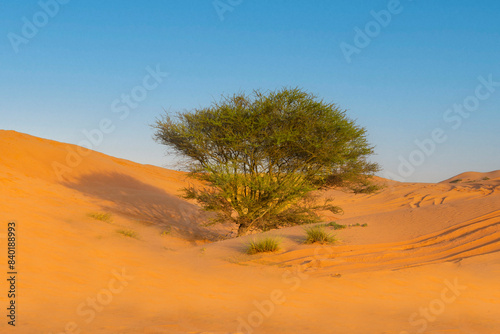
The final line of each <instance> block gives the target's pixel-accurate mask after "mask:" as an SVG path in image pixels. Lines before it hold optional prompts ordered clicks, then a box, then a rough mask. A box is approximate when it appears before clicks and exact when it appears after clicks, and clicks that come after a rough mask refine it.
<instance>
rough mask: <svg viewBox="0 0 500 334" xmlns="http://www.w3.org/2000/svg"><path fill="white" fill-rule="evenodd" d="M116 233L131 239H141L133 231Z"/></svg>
mask: <svg viewBox="0 0 500 334" xmlns="http://www.w3.org/2000/svg"><path fill="white" fill-rule="evenodd" d="M116 232H117V233H119V234H121V235H124V236H126V237H129V238H134V239H139V235H138V234H137V232H135V231H133V230H116Z"/></svg>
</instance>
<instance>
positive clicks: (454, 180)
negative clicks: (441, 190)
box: [450, 179, 462, 183]
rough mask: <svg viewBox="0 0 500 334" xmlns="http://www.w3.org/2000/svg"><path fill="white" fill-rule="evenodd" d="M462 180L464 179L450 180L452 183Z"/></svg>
mask: <svg viewBox="0 0 500 334" xmlns="http://www.w3.org/2000/svg"><path fill="white" fill-rule="evenodd" d="M460 181H462V179H455V180H453V181H450V183H458V182H460Z"/></svg>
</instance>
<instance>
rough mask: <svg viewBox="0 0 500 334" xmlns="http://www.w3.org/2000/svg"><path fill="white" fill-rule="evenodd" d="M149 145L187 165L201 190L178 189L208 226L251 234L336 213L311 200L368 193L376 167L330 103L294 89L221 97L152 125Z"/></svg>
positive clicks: (360, 135) (360, 137)
mask: <svg viewBox="0 0 500 334" xmlns="http://www.w3.org/2000/svg"><path fill="white" fill-rule="evenodd" d="M153 127H154V128H155V129H156V132H155V139H156V140H157V141H158V142H159V143H161V144H164V145H167V146H168V147H169V148H170V149H171V152H172V153H175V154H178V155H180V156H182V157H184V158H187V159H186V166H185V167H186V169H188V170H189V171H190V172H191V173H190V176H191V177H193V178H195V179H198V180H201V181H202V183H203V184H204V186H198V187H194V186H190V187H187V188H185V189H184V191H185V192H184V197H185V198H189V199H195V200H196V201H197V202H198V203H199V204H200V205H201V206H202V207H203V208H204V209H205V210H208V211H214V212H217V215H216V218H215V219H214V220H213V222H228V221H229V222H233V223H235V224H237V225H238V226H239V228H238V235H244V234H247V233H248V232H249V231H250V230H253V229H258V230H269V229H273V228H279V227H282V226H291V225H296V224H307V223H313V222H319V221H320V220H319V216H318V215H317V214H316V212H317V210H329V211H331V212H333V213H338V212H340V211H341V209H340V208H339V207H336V206H334V205H331V203H330V202H329V201H325V203H322V204H320V203H318V202H317V201H315V200H312V199H311V198H310V196H309V195H310V194H311V192H312V191H314V190H318V189H321V188H325V187H330V186H337V187H346V188H349V189H354V190H355V191H356V192H364V190H363V189H366V191H371V190H373V187H372V188H370V187H371V182H370V180H371V177H372V176H373V173H374V172H375V171H377V170H378V165H377V164H374V163H370V162H368V161H367V157H368V156H369V155H371V154H372V153H373V147H371V146H370V145H369V144H368V142H367V140H366V131H365V129H364V128H362V127H359V126H357V125H356V124H355V122H354V121H353V120H351V119H349V118H348V117H347V116H346V113H345V111H343V110H341V109H339V108H338V107H337V106H336V105H335V104H332V103H326V102H324V101H323V100H320V99H318V98H317V97H316V96H314V95H311V94H309V93H306V92H304V91H302V90H300V89H282V90H279V91H274V92H270V93H269V94H267V95H265V94H263V93H261V92H258V91H256V92H254V94H253V95H251V96H247V95H245V94H238V95H234V96H231V97H223V98H222V100H221V101H220V102H214V103H213V104H212V106H210V107H207V108H200V109H195V110H193V111H186V112H181V113H179V114H178V115H177V118H176V119H173V118H171V117H170V116H169V115H168V114H167V115H165V116H164V117H163V118H161V119H158V120H157V121H156V123H155V125H153Z"/></svg>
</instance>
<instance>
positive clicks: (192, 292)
mask: <svg viewBox="0 0 500 334" xmlns="http://www.w3.org/2000/svg"><path fill="white" fill-rule="evenodd" d="M77 149H78V148H77V147H76V146H73V145H69V144H63V143H59V142H54V141H50V140H45V139H40V138H36V137H32V136H29V135H26V134H21V133H17V132H14V131H0V152H1V154H0V186H1V188H0V189H1V191H0V215H1V217H0V218H1V219H0V220H1V221H2V222H3V223H2V229H1V230H0V239H1V249H2V250H3V252H4V254H5V255H4V260H2V261H1V266H0V270H1V271H2V273H4V275H5V276H7V275H6V274H5V273H6V272H7V271H8V270H7V263H6V258H7V251H6V250H7V239H6V236H7V222H8V221H15V222H16V224H17V227H16V229H17V242H18V248H17V261H18V262H17V270H18V272H19V274H18V282H17V290H18V291H17V292H18V295H17V299H16V305H17V321H16V327H15V328H12V327H11V326H8V325H7V320H8V319H7V318H6V316H5V315H6V314H7V311H6V307H7V303H8V298H7V290H8V286H7V284H4V283H5V282H6V281H5V280H4V279H2V281H3V282H4V283H2V284H1V285H0V288H1V289H2V291H1V292H0V303H1V305H2V309H3V310H4V311H3V313H4V314H2V319H3V320H2V321H1V322H0V333H11V332H12V333H30V334H31V333H54V334H56V333H57V334H59V333H96V334H98V333H151V334H153V333H217V334H222V333H238V332H241V333H340V334H342V333H346V334H356V333H360V334H361V333H362V334H367V333H368V334H372V333H380V334H381V333H385V334H405V333H432V334H438V333H439V334H458V333H461V334H465V333H500V288H499V278H500V252H499V250H500V233H499V231H500V187H499V186H500V171H495V172H490V173H475V172H468V173H463V174H460V175H457V176H456V177H453V178H450V179H449V180H445V181H443V182H441V183H437V184H429V183H399V182H394V181H387V182H386V183H387V187H386V188H385V189H384V190H383V191H381V192H379V193H377V194H372V195H353V194H347V193H343V192H340V191H337V190H330V191H327V192H325V193H324V194H323V195H324V196H328V197H334V198H335V201H336V202H335V204H338V205H340V206H341V207H343V208H344V210H345V214H344V215H343V216H328V215H325V220H326V221H331V220H336V221H337V222H338V223H340V224H358V223H359V224H365V223H366V224H368V226H367V227H360V226H356V227H354V226H353V227H349V228H346V229H343V230H337V231H333V230H332V232H334V233H335V234H336V235H337V237H338V238H339V239H340V241H339V243H338V244H337V245H335V246H316V245H304V244H303V238H304V232H303V229H302V227H293V228H286V229H282V230H275V231H271V232H267V233H266V234H272V235H280V236H282V237H283V240H284V242H283V249H282V250H281V251H280V252H278V253H276V254H265V255H253V256H250V255H246V254H245V253H244V252H243V249H244V246H245V243H246V242H248V240H250V239H252V238H254V237H255V236H247V237H243V238H235V239H227V240H223V241H217V240H222V239H224V236H225V235H230V234H231V232H232V231H234V226H209V227H207V226H202V225H201V223H202V222H203V221H204V219H205V218H206V214H204V213H201V212H199V210H198V207H197V206H196V205H195V204H193V203H190V202H187V201H184V200H182V199H180V198H178V197H177V195H178V194H179V192H178V190H179V188H181V187H182V186H184V185H185V184H186V182H188V181H189V180H187V179H186V175H185V174H184V173H182V172H176V171H172V170H167V169H163V168H159V167H154V166H149V165H140V164H137V163H133V162H130V161H126V160H122V159H117V158H113V157H109V156H106V155H104V154H100V153H97V152H86V153H88V154H87V155H86V156H85V157H83V158H82V159H81V161H79V159H78V158H77V157H75V156H71V153H68V152H77ZM68 154H70V158H72V159H73V160H71V159H70V160H68V161H69V162H70V165H71V166H68V161H66V159H67V158H68ZM54 163H56V166H60V165H58V164H65V165H66V166H67V168H68V169H65V172H64V173H62V175H61V177H58V176H57V174H56V172H55V171H54ZM456 179H462V180H461V181H460V182H458V183H450V181H453V180H456ZM89 213H111V214H112V221H108V222H105V221H100V220H96V219H94V218H92V217H89V216H88V214H89ZM330 229H331V228H330ZM118 230H132V231H134V232H135V233H136V234H137V239H136V238H131V237H127V236H124V235H122V234H120V233H118V232H117V231H118ZM162 232H167V233H163V235H162Z"/></svg>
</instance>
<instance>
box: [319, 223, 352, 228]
mask: <svg viewBox="0 0 500 334" xmlns="http://www.w3.org/2000/svg"><path fill="white" fill-rule="evenodd" d="M323 226H326V227H333V229H334V230H342V229H344V228H346V227H347V226H345V225H342V224H337V222H330V223H327V224H324V225H323Z"/></svg>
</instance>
